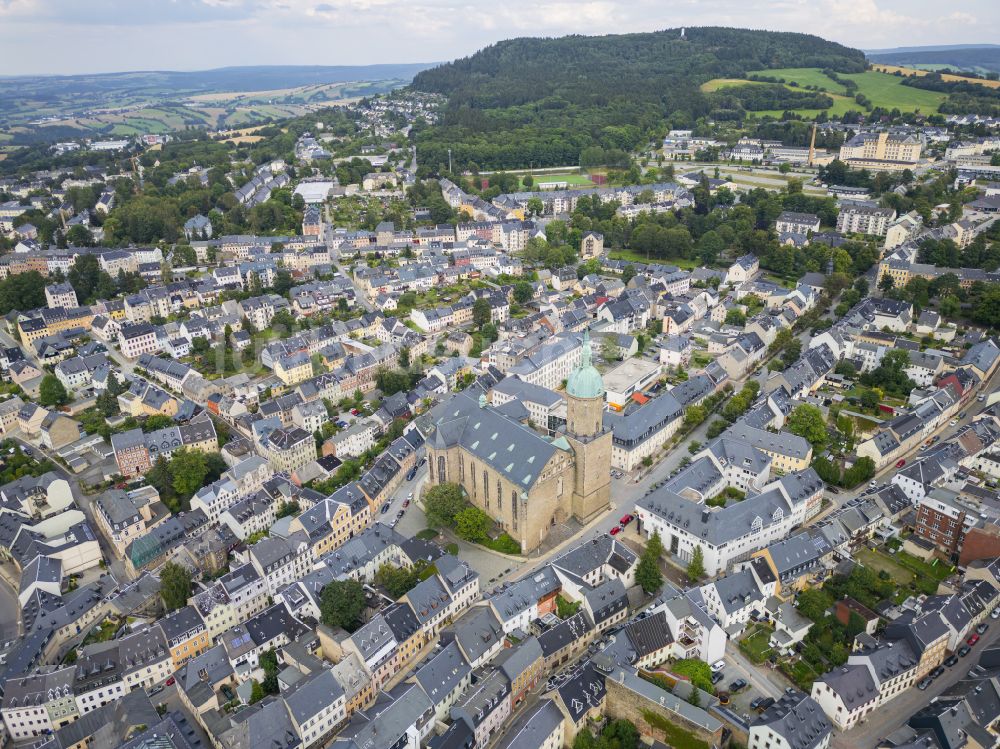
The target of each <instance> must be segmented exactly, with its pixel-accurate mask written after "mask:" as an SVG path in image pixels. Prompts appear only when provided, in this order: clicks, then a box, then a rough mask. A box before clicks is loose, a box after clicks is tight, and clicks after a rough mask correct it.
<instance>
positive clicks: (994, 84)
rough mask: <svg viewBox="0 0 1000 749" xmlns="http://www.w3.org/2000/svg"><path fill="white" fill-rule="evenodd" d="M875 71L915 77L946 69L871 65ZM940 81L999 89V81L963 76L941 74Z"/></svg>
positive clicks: (924, 66) (942, 67)
mask: <svg viewBox="0 0 1000 749" xmlns="http://www.w3.org/2000/svg"><path fill="white" fill-rule="evenodd" d="M872 67H873V68H875V70H878V71H880V72H883V73H890V74H892V73H896V72H899V73H902V74H903V75H916V76H923V75H927V74H928V73H929V72H932V71H934V70H941V69H944V68H947V67H948V66H947V65H921V66H920V67H919V68H904V67H902V66H900V65H881V64H875V65H872ZM941 79H942V80H945V81H953V82H963V81H964V82H965V83H977V84H979V85H980V86H986V88H1000V81H988V80H985V79H983V78H969V77H967V76H964V75H955V74H954V73H942V74H941Z"/></svg>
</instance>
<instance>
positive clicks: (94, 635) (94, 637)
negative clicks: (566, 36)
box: [81, 619, 118, 646]
mask: <svg viewBox="0 0 1000 749" xmlns="http://www.w3.org/2000/svg"><path fill="white" fill-rule="evenodd" d="M117 631H118V625H117V624H115V623H114V622H112V621H110V620H109V619H105V620H104V621H103V622H101V624H100V625H99V626H98V627H96V631H95V628H93V627H92V628H91V630H90V632H89V633H88V634H87V636H86V637H85V638H84V639H83V642H82V643H81V646H82V645H90V644H91V643H94V642H107V641H108V640H110V639H111V638H113V637H114V636H115V632H117Z"/></svg>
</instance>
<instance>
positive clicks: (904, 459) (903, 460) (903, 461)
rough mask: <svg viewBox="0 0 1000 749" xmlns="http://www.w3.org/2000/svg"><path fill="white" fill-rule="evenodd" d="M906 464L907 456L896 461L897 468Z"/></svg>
mask: <svg viewBox="0 0 1000 749" xmlns="http://www.w3.org/2000/svg"><path fill="white" fill-rule="evenodd" d="M905 465H906V458H903V459H902V460H901V461H899V462H898V463H896V468H902V467H903V466H905Z"/></svg>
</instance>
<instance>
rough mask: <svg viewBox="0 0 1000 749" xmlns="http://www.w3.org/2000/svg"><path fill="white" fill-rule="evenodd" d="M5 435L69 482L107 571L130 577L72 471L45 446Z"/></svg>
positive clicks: (126, 578) (91, 498)
mask: <svg viewBox="0 0 1000 749" xmlns="http://www.w3.org/2000/svg"><path fill="white" fill-rule="evenodd" d="M7 436H8V437H9V438H10V439H13V440H15V441H16V442H18V444H20V445H21V447H22V449H23V448H27V449H29V450H31V452H32V453H33V454H34V455H35V457H36V458H37V457H38V456H39V455H42V456H44V457H46V458H48V459H49V461H50V462H51V463H52V465H53V470H54V471H55V472H56V473H58V474H59V475H60V476H62V477H63V478H64V479H66V481H67V482H69V488H70V491H71V492H72V493H73V499H74V500H75V502H76V505H77V507H79V508H80V509H81V510H82V511H83V514H84V515H85V516H86V518H87V521H88V522H89V523H90V527H91V528H92V529H93V530H94V535H95V536H97V540H98V543H100V545H101V552H102V553H103V554H104V558H105V559H107V560H110V561H109V562H108V571H109V572H111V573H112V574H113V575H114V577H115V579H116V580H118V581H127V580H129V579H131V577H130V575H129V574H128V572H127V571H126V570H125V564H124V562H122V560H120V559H118V557H116V556H115V554H114V551H113V550H112V548H111V544H110V543H108V540H107V539H106V538H105V537H104V534H103V533H101V532H100V531H99V530H98V526H97V522H96V521H95V520H94V508H93V501H94V497H88V496H86V495H85V494H84V493H83V492H82V491H80V483H79V477H77V476H74V475H73V474H72V473H70V472H69V471H67V470H66V469H65V468H63V466H62V464H61V463H59V462H58V461H57V460H56V458H55V456H54V455H53V454H52V453H50V452H49V451H48V450H46V449H45V448H42V447H39V446H38V445H35V444H32V443H31V442H28V441H26V440H25V439H24V438H23V437H21V436H20V435H17V434H8V435H7ZM0 600H2V599H0ZM0 618H2V617H0Z"/></svg>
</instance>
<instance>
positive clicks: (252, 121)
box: [0, 66, 412, 144]
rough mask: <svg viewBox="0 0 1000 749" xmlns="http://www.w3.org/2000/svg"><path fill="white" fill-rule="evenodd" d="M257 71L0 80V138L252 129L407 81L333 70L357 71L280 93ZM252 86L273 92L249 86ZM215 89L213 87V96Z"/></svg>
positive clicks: (25, 140)
mask: <svg viewBox="0 0 1000 749" xmlns="http://www.w3.org/2000/svg"><path fill="white" fill-rule="evenodd" d="M409 67H412V66H409ZM397 68H400V66H387V67H386V72H389V73H390V74H391V73H392V71H395V70H396V69H397ZM402 68H407V66H402ZM400 69H401V68H400ZM253 70H254V71H255V70H257V69H253ZM260 70H261V71H262V72H260V73H257V74H251V73H252V71H251V73H247V72H245V71H244V72H242V73H240V74H239V75H236V74H230V73H226V72H225V71H204V72H201V73H190V74H188V73H176V74H175V73H121V74H111V75H110V76H104V77H101V76H97V77H93V76H78V77H72V76H69V77H57V78H53V77H37V78H33V77H22V78H9V79H4V80H0V99H6V100H7V101H8V103H9V104H10V106H8V107H5V108H3V110H2V111H0V137H3V136H6V138H5V139H7V138H10V139H13V140H14V142H15V143H19V144H26V143H30V142H33V141H34V140H37V139H44V140H59V139H64V138H79V137H118V136H121V137H124V136H130V135H136V134H140V133H169V132H173V131H177V130H183V129H184V128H186V127H199V128H209V129H218V128H227V127H228V128H236V127H243V126H252V125H257V124H260V123H264V122H268V121H273V120H279V119H288V118H292V117H299V116H302V115H304V114H307V113H308V112H310V111H313V110H316V109H320V108H322V107H329V106H335V105H338V104H348V103H350V102H354V101H357V100H358V99H359V98H361V97H363V96H369V95H374V94H379V93H384V92H386V91H391V90H393V89H396V88H399V87H400V86H403V85H406V84H407V83H408V82H409V80H410V79H409V78H408V77H400V76H391V77H389V76H387V77H384V78H375V77H372V78H365V77H364V75H365V74H366V73H368V72H369V69H368V68H365V67H360V68H330V69H329V70H330V75H331V76H333V75H336V72H337V71H341V70H356V71H358V74H359V75H358V77H351V78H341V79H339V80H337V79H335V78H334V79H333V80H332V81H321V82H315V81H311V82H308V83H304V84H302V85H294V83H292V82H293V81H296V82H297V81H299V80H301V79H302V78H303V77H306V78H311V77H314V73H315V74H319V73H316V72H315V71H312V69H310V70H309V75H305V74H301V75H295V72H294V70H293V71H291V72H287V71H286V72H287V77H288V79H289V83H292V85H289V86H288V87H285V88H279V87H277V86H276V85H275V83H277V80H276V77H275V75H273V71H270V69H268V68H266V67H265V68H261V69H260ZM320 72H321V71H320ZM216 78H218V79H219V80H214V79H216ZM112 79H113V80H120V85H117V86H116V85H114V84H113V83H111V82H109V81H111V80H112ZM254 79H256V80H258V81H259V82H260V83H265V82H266V83H269V84H271V85H269V86H263V85H261V86H258V87H255V88H250V87H249V86H247V85H246V84H247V83H248V81H250V80H254ZM69 81H72V82H73V85H72V86H70V85H69V84H68V82H69ZM278 85H281V84H280V83H279V84H278ZM213 86H218V88H216V89H215V90H214V91H213V90H212V87H213ZM206 88H207V89H208V90H206Z"/></svg>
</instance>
